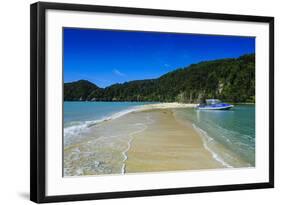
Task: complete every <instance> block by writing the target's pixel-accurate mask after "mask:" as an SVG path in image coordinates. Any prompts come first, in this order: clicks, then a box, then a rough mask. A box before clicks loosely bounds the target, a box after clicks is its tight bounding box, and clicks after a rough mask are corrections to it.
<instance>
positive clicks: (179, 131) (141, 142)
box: [125, 109, 223, 173]
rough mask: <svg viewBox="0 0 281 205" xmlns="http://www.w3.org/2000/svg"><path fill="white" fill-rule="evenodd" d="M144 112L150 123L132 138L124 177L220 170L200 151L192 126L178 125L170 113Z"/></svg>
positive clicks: (199, 142) (203, 151)
mask: <svg viewBox="0 0 281 205" xmlns="http://www.w3.org/2000/svg"><path fill="white" fill-rule="evenodd" d="M146 112H149V114H150V117H151V118H152V119H154V123H152V124H150V125H148V126H147V128H146V129H145V130H144V131H143V132H141V133H137V134H135V135H134V136H133V139H132V141H131V147H130V149H129V150H128V153H127V157H128V159H127V160H126V161H125V166H126V167H125V172H126V173H136V172H157V171H176V170H195V169H197V170H198V169H212V168H221V167H223V166H222V164H221V163H219V162H218V161H216V160H215V159H214V158H213V157H212V155H211V153H210V152H209V151H208V150H206V149H205V148H204V145H203V141H202V138H201V137H200V135H199V134H198V133H197V132H196V131H195V130H194V128H193V127H192V124H190V123H185V125H183V124H181V123H179V122H178V121H177V120H176V119H175V117H174V116H173V112H172V111H171V110H170V109H165V110H159V109H157V110H151V111H146ZM136 115H137V113H136Z"/></svg>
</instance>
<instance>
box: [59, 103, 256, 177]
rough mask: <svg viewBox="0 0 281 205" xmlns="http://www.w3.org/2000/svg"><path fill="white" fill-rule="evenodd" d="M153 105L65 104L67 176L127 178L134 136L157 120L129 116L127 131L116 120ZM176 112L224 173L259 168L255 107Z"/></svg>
mask: <svg viewBox="0 0 281 205" xmlns="http://www.w3.org/2000/svg"><path fill="white" fill-rule="evenodd" d="M148 104H155V103H153V102H64V138H63V141H64V150H65V159H64V175H65V176H73V175H87V173H89V174H88V175H91V174H93V173H95V174H110V173H111V174H112V173H124V170H125V167H124V166H125V163H124V162H125V161H126V159H127V157H128V156H127V155H126V154H127V151H128V149H130V142H131V140H132V136H131V135H132V134H134V133H137V132H142V131H143V130H144V129H146V128H147V126H149V124H150V123H153V120H151V119H150V116H149V114H148V113H144V114H143V116H142V117H139V118H138V119H137V120H136V119H132V116H130V117H129V118H128V119H127V120H128V122H129V123H128V124H126V125H124V124H122V125H120V123H119V124H118V123H117V122H116V123H114V119H116V118H119V117H121V116H124V115H126V114H128V113H131V112H133V111H137V110H139V109H142V108H143V107H145V106H144V105H148ZM172 110H173V113H174V116H175V118H176V119H178V120H179V121H180V122H183V123H185V122H188V123H190V122H191V123H192V125H193V127H194V129H195V130H196V131H197V132H198V134H199V135H200V136H201V137H202V140H203V144H204V147H205V148H206V149H207V150H209V151H210V152H211V153H212V156H213V158H215V159H216V160H217V161H219V162H220V163H221V164H223V165H224V166H225V167H253V166H255V106H254V105H235V107H234V108H233V109H231V110H228V111H207V110H197V109H194V108H173V109H172ZM112 120H113V121H112ZM107 121H111V122H112V123H111V125H112V126H114V129H113V130H115V133H112V131H111V129H108V126H106V125H105V123H104V122H107ZM89 130H91V131H90V132H88V131H89ZM81 143H82V144H81ZM82 164H83V165H82ZM73 165H75V166H76V168H75V169H73V168H72V167H73ZM80 166H83V167H82V169H80V168H79V167H80ZM81 170H82V171H81ZM81 173H84V174H81Z"/></svg>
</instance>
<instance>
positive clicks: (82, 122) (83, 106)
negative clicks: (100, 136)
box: [64, 102, 153, 145]
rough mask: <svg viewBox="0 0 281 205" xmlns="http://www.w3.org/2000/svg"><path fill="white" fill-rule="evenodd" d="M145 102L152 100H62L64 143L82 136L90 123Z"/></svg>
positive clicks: (123, 112) (124, 112)
mask: <svg viewBox="0 0 281 205" xmlns="http://www.w3.org/2000/svg"><path fill="white" fill-rule="evenodd" d="M146 104H153V102H64V144H65V145H68V144H69V143H70V141H73V139H77V138H79V137H82V136H83V134H84V133H85V132H86V131H87V128H88V127H90V126H92V125H95V124H97V123H99V122H102V121H105V120H110V119H115V118H118V117H120V116H123V115H125V114H127V113H130V112H132V111H134V110H136V109H137V108H138V106H141V105H146Z"/></svg>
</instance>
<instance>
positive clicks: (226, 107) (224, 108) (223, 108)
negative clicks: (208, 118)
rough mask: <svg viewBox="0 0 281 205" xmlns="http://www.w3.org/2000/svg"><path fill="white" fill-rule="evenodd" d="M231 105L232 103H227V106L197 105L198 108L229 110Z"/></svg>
mask: <svg viewBox="0 0 281 205" xmlns="http://www.w3.org/2000/svg"><path fill="white" fill-rule="evenodd" d="M232 107H233V105H227V106H220V107H219V106H216V107H213V106H202V107H197V108H198V109H199V110H229V109H231V108H232Z"/></svg>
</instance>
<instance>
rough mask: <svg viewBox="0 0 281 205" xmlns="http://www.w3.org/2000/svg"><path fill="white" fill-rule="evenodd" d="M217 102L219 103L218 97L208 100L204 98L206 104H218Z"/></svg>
mask: <svg viewBox="0 0 281 205" xmlns="http://www.w3.org/2000/svg"><path fill="white" fill-rule="evenodd" d="M218 103H221V101H220V100H218V99H208V100H206V104H207V105H214V104H218Z"/></svg>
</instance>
